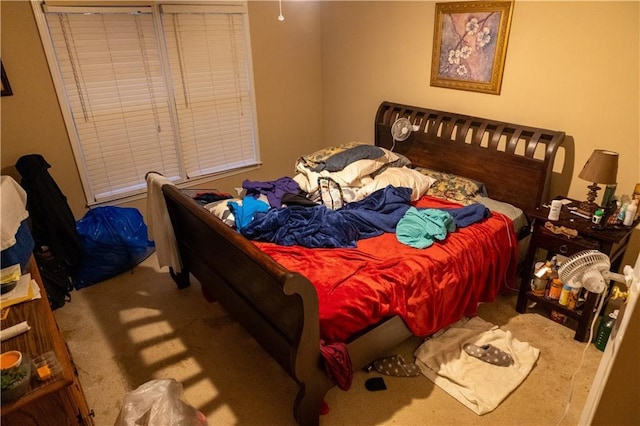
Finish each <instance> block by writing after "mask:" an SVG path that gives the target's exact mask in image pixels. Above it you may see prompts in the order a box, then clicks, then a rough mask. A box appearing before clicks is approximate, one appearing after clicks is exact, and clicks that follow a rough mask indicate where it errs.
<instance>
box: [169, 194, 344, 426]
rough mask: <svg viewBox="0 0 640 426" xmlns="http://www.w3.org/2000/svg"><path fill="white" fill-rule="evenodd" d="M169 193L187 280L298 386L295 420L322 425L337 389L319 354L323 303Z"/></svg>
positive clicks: (303, 282)
mask: <svg viewBox="0 0 640 426" xmlns="http://www.w3.org/2000/svg"><path fill="white" fill-rule="evenodd" d="M162 192H163V194H164V197H165V201H166V204H167V210H168V212H169V216H170V218H171V222H172V225H173V229H174V233H175V236H176V240H177V242H178V248H179V251H180V256H181V258H182V261H183V265H184V273H185V274H187V277H188V274H189V273H191V274H193V276H194V277H196V278H197V279H198V281H199V282H200V284H201V285H202V287H203V292H205V293H206V294H208V295H211V296H214V297H215V298H216V300H217V301H218V302H219V303H220V304H221V305H222V306H223V307H224V308H225V310H227V311H228V312H229V314H231V316H232V317H233V318H235V319H236V320H237V321H238V322H239V323H240V324H242V325H243V326H244V327H245V328H246V329H247V330H248V331H249V332H250V333H251V335H252V336H253V337H254V338H255V339H256V340H257V341H258V342H259V343H260V344H261V345H262V346H263V347H264V349H265V350H266V351H267V352H268V353H269V355H270V356H271V357H272V358H273V359H275V360H276V361H277V362H278V363H279V364H280V366H282V368H283V369H284V370H285V371H286V372H287V373H288V374H289V375H290V376H291V377H292V378H293V379H294V380H296V382H297V383H298V384H299V392H298V395H297V396H296V400H295V404H294V416H295V418H296V420H297V421H298V423H300V424H315V423H317V422H318V418H319V411H320V405H321V402H322V399H323V398H324V395H325V394H326V392H327V390H329V389H330V388H331V387H333V385H334V384H333V382H332V381H331V380H329V378H328V377H327V376H326V374H325V372H324V369H323V366H322V363H321V354H320V331H319V320H318V297H317V294H316V291H315V288H314V287H313V285H312V284H311V283H310V282H309V281H308V280H307V279H306V278H305V277H303V276H302V275H300V274H297V273H292V272H290V271H288V270H286V269H285V268H284V267H282V266H281V265H279V264H278V263H277V262H275V261H274V260H273V259H272V258H271V257H269V256H267V255H266V254H264V253H263V252H261V251H260V250H259V249H258V248H257V247H255V246H254V245H253V244H252V243H251V242H250V241H248V240H247V239H245V238H244V237H242V236H241V235H240V234H238V233H237V232H236V231H235V230H233V229H231V228H229V227H228V226H227V225H225V224H223V223H222V222H221V221H220V220H219V219H217V218H216V217H214V216H213V215H211V214H210V213H209V212H208V211H207V210H205V209H204V208H203V207H202V206H201V205H199V204H198V203H196V202H195V201H194V200H193V199H191V198H190V197H188V196H187V195H185V194H183V193H182V192H181V191H180V190H179V189H178V188H176V187H175V186H172V185H165V186H163V188H162Z"/></svg>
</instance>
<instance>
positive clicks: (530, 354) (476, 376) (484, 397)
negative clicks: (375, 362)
mask: <svg viewBox="0 0 640 426" xmlns="http://www.w3.org/2000/svg"><path fill="white" fill-rule="evenodd" d="M465 343H471V344H474V345H478V346H481V345H486V344H491V345H493V346H495V347H496V348H498V349H500V350H502V351H504V352H507V353H508V354H510V355H511V357H512V358H513V365H511V366H508V367H500V366H496V365H493V364H489V363H487V362H485V361H481V360H479V359H478V358H475V357H472V356H471V355H469V354H467V353H466V352H465V351H464V349H463V346H464V344H465ZM414 355H415V357H416V364H417V365H418V366H419V367H420V370H421V371H422V374H424V375H425V376H426V377H427V378H428V379H429V380H431V381H432V382H434V383H435V384H436V385H438V386H439V387H440V388H442V389H443V390H445V391H446V392H447V393H449V394H450V395H451V396H453V397H454V398H456V399H457V400H458V401H460V402H461V403H463V404H464V405H465V406H467V407H468V408H469V409H471V410H473V411H474V412H475V413H476V414H479V415H481V414H486V413H489V412H491V411H493V410H494V409H495V408H496V407H497V406H498V405H500V403H501V402H502V401H503V400H504V399H505V398H506V397H507V396H508V395H509V394H510V393H511V392H513V391H514V390H515V389H516V388H517V387H518V386H519V385H520V383H522V381H523V380H524V379H525V378H526V377H527V375H528V374H529V372H531V369H532V368H533V366H534V364H535V362H536V360H537V359H538V356H539V355H540V350H539V349H537V348H534V347H533V346H531V345H530V344H528V343H525V342H520V341H519V340H517V339H515V338H514V337H513V335H512V334H511V332H509V331H503V330H500V329H499V328H498V326H495V325H493V324H491V323H489V322H487V321H484V320H483V319H481V318H479V317H474V318H471V319H469V320H467V319H463V320H460V321H458V322H457V323H455V324H453V325H452V326H451V327H449V328H448V329H447V330H446V331H445V332H444V333H442V334H440V335H438V336H437V337H433V338H431V339H429V340H426V341H425V342H424V343H423V344H422V345H420V346H419V347H418V349H416V351H415V353H414Z"/></svg>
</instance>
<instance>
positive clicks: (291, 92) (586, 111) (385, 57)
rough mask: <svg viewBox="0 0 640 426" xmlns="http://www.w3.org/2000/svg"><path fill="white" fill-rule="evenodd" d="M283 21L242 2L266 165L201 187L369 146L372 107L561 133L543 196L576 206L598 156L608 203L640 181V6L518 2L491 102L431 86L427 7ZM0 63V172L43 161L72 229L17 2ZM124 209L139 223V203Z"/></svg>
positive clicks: (70, 175) (62, 160) (347, 6)
mask: <svg viewBox="0 0 640 426" xmlns="http://www.w3.org/2000/svg"><path fill="white" fill-rule="evenodd" d="M283 9H284V14H285V16H286V20H285V21H284V22H279V21H278V20H277V19H276V17H277V14H278V8H277V3H276V2H272V1H267V2H256V1H251V2H250V3H249V13H250V22H251V40H252V44H253V63H254V73H255V86H256V97H257V106H258V119H259V137H260V146H261V152H262V160H263V162H264V166H263V167H262V169H260V170H258V171H255V172H252V173H249V174H244V175H240V176H234V177H232V178H227V179H224V180H222V181H217V182H214V183H211V184H208V187H217V188H219V189H223V190H228V191H230V190H232V189H233V187H235V186H238V185H239V183H240V182H241V181H242V180H243V179H254V180H267V179H274V178H276V177H279V176H282V175H286V174H290V173H292V165H293V162H294V160H295V158H296V157H297V156H298V155H299V154H302V153H305V152H311V151H313V150H315V149H316V148H318V147H320V146H327V145H331V144H334V143H341V142H346V141H348V140H363V141H368V142H370V141H372V140H373V118H374V114H375V111H376V109H377V107H378V105H379V104H380V102H381V101H383V100H391V101H396V102H403V103H409V104H414V105H420V106H427V107H431V108H435V109H442V110H449V111H455V112H460V113H465V114H471V115H478V116H482V117H489V118H495V119H498V120H504V121H512V122H516V123H522V124H527V125H532V126H538V127H545V128H550V129H558V130H563V131H565V132H566V133H567V135H568V141H567V144H566V149H565V150H564V151H563V152H561V153H560V155H559V159H560V160H563V162H564V165H563V166H560V165H558V166H556V169H555V171H556V174H555V177H554V186H553V188H552V193H553V195H556V194H566V195H568V196H570V197H573V198H578V199H583V198H584V197H585V195H586V192H587V189H586V186H587V185H588V183H587V182H584V181H582V180H581V179H579V178H577V174H578V173H579V171H580V168H581V167H582V165H583V164H584V162H585V161H586V159H587V158H588V156H589V154H590V153H591V152H592V150H593V149H596V148H607V149H611V150H614V151H617V152H619V153H620V165H619V173H618V185H619V190H618V193H619V194H620V193H629V192H630V191H631V190H632V189H633V185H634V184H635V183H637V182H640V171H639V168H638V165H639V163H640V118H639V116H640V106H639V96H638V93H639V92H640V80H639V77H638V75H639V74H640V69H639V58H640V46H639V40H638V34H639V32H640V25H639V19H640V12H639V9H640V3H639V2H629V1H622V2H612V1H608V2H576V1H572V2H536V1H517V2H516V3H515V8H514V12H513V21H512V25H511V33H510V37H509V45H508V49H507V55H506V63H505V68H504V78H503V83H502V92H501V94H500V95H499V96H496V95H487V94H481V93H474V92H466V91H459V90H451V89H443V88H436V87H431V86H430V85H429V74H430V65H431V53H432V39H433V21H434V12H435V2H419V1H409V2H399V1H388V2H378V1H374V2H361V1H325V2H311V1H293V2H289V1H287V2H285V3H284V4H283ZM2 59H3V61H4V63H5V68H6V69H7V72H8V74H9V79H10V81H11V85H12V87H13V89H14V93H15V94H14V96H11V97H3V98H2V134H1V137H2V150H1V166H2V173H10V174H11V173H12V172H11V166H12V165H13V164H14V163H15V161H16V160H17V159H18V158H19V157H20V156H21V155H24V154H28V153H40V154H42V155H44V157H45V158H46V159H47V160H48V161H49V162H50V163H51V164H52V166H53V167H52V169H51V174H52V175H53V177H54V179H56V181H57V182H58V184H59V185H60V187H61V188H62V191H63V192H64V193H65V194H66V195H67V197H68V199H69V203H70V205H71V207H72V210H73V211H74V213H75V215H76V216H77V217H78V218H79V217H81V216H82V215H83V214H84V212H85V207H84V197H83V195H82V188H81V185H80V181H79V177H78V172H77V168H76V166H75V162H74V161H73V156H72V154H71V149H70V145H69V141H68V137H67V135H66V131H65V129H64V124H63V122H62V117H61V113H60V110H59V107H58V106H57V101H56V97H55V93H54V90H53V86H52V83H51V79H50V75H49V72H48V68H47V65H46V61H45V57H44V53H43V50H42V46H41V43H40V40H39V37H38V32H37V28H36V26H35V22H34V18H33V14H32V12H31V9H30V6H29V4H28V3H26V2H14V1H9V2H7V1H3V2H2ZM133 205H134V206H136V207H138V208H140V209H141V210H143V212H144V203H143V201H139V202H137V203H133ZM637 240H638V237H637V235H636V236H634V241H635V243H634V245H635V247H637V246H638V243H637ZM636 253H637V249H636ZM632 259H635V254H634V255H633V257H632Z"/></svg>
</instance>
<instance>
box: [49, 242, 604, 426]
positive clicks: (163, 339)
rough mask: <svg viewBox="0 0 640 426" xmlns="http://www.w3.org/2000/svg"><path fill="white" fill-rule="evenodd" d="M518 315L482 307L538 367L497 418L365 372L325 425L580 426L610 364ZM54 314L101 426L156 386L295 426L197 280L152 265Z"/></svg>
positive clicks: (277, 382) (252, 354)
mask: <svg viewBox="0 0 640 426" xmlns="http://www.w3.org/2000/svg"><path fill="white" fill-rule="evenodd" d="M514 306H515V294H511V295H505V296H502V297H500V298H499V299H498V300H497V301H496V302H494V303H492V304H486V305H483V306H481V308H480V313H479V316H480V317H481V318H483V319H484V320H486V321H489V322H491V323H493V324H495V325H498V326H500V328H502V329H504V330H509V331H511V332H512V333H513V335H514V337H515V338H516V339H518V340H520V341H523V342H528V343H530V344H532V345H533V346H535V347H537V348H538V349H540V357H539V359H538V361H537V363H536V365H535V366H534V368H533V370H532V372H531V373H530V374H529V376H528V377H527V378H526V379H525V381H524V382H523V383H522V384H521V385H520V386H519V387H518V388H517V389H516V390H515V391H514V392H513V393H511V394H510V395H509V396H508V397H507V398H506V399H505V400H504V401H503V402H502V404H500V405H499V406H498V407H497V408H496V409H495V410H494V411H492V412H491V413H488V414H485V415H483V416H478V415H476V414H475V413H473V412H472V411H471V410H469V409H468V408H466V407H465V406H464V405H462V404H461V403H460V402H458V401H457V400H456V399H454V398H453V397H451V396H449V395H448V394H447V393H446V392H444V391H443V390H441V389H440V388H438V387H437V386H435V385H434V384H433V383H432V382H431V381H429V380H428V379H427V378H426V377H424V376H422V375H421V376H419V377H409V378H400V377H390V376H384V380H385V382H386V385H387V389H386V390H384V391H378V392H370V391H367V390H366V389H365V387H364V382H365V381H366V380H367V379H368V378H370V377H374V376H380V375H379V374H377V373H365V372H362V371H358V372H356V374H355V377H354V381H353V384H352V387H351V389H350V390H349V391H347V392H345V391H341V390H339V389H338V388H334V389H332V390H331V391H329V393H328V395H327V398H326V402H327V403H328V405H329V408H330V411H329V413H328V414H327V415H324V416H322V418H321V419H320V422H321V424H322V425H381V424H385V425H388V424H397V425H418V424H420V425H425V424H430V425H451V424H458V425H466V424H468V425H507V424H518V425H555V424H558V422H559V421H560V420H561V419H562V422H561V423H559V424H563V425H575V424H577V422H578V419H579V417H580V414H581V412H582V407H583V404H584V401H585V399H586V396H587V393H588V389H589V387H590V386H591V382H592V380H593V376H594V373H595V371H596V368H597V365H598V363H599V361H600V357H601V354H602V353H601V352H600V351H598V350H597V349H595V347H594V346H593V345H588V347H587V348H586V351H585V350H584V349H585V345H586V344H584V343H579V342H577V341H575V340H573V333H574V332H573V330H571V329H570V328H568V327H565V326H562V325H560V324H558V323H555V322H553V321H551V320H550V319H549V318H548V316H547V314H546V313H545V312H543V311H541V312H539V313H536V312H535V311H533V310H532V311H530V312H528V313H526V314H522V315H520V314H518V313H517V312H516V311H515V309H514ZM54 313H55V316H56V319H57V321H58V324H59V326H60V329H61V330H62V332H63V334H64V336H65V338H66V339H67V342H68V345H69V348H70V350H71V352H72V354H73V357H74V361H75V363H76V366H77V368H78V371H79V374H80V380H81V383H82V386H83V388H84V391H85V394H86V396H87V400H88V402H89V405H90V407H91V408H92V409H93V410H94V412H95V422H96V425H98V426H103V425H105V426H106V425H113V424H114V421H115V420H116V418H117V416H118V413H119V412H120V407H121V403H122V400H123V398H124V396H125V394H126V393H127V392H129V391H130V390H132V389H135V388H136V387H138V386H139V385H141V384H143V383H145V382H147V381H149V380H152V379H155V378H174V379H176V380H177V381H179V382H180V383H182V384H183V386H184V389H185V391H184V398H183V399H184V400H185V401H186V402H187V403H189V404H191V405H193V406H194V407H197V408H198V409H199V410H200V411H202V412H203V413H204V414H205V415H206V416H207V419H208V422H209V424H210V425H214V424H215V425H236V424H237V425H271V424H273V425H287V424H293V417H292V408H291V407H292V403H293V398H294V396H295V393H296V391H297V388H296V386H295V384H294V382H293V381H292V380H291V379H290V378H289V377H288V376H287V375H286V374H285V373H284V372H283V371H282V369H281V368H280V367H279V366H278V365H277V364H276V363H275V362H274V361H273V360H271V359H270V358H269V357H268V356H266V355H265V353H264V352H263V351H262V349H261V347H260V346H259V345H258V344H257V343H256V342H255V341H254V340H253V339H252V338H251V337H250V336H249V335H248V334H247V333H246V332H245V331H244V329H242V328H241V327H240V326H239V325H238V324H237V323H236V322H235V321H234V320H233V319H231V318H230V317H229V316H228V315H227V314H226V313H225V312H224V311H223V310H222V309H221V308H220V307H219V305H217V304H215V303H214V304H208V303H207V302H206V301H204V299H203V297H202V295H201V292H200V286H199V284H198V283H197V282H196V281H195V280H193V279H192V285H191V287H190V288H188V289H185V290H178V289H177V288H176V287H175V285H174V284H173V281H171V278H170V277H169V274H168V272H166V271H165V270H164V269H163V270H160V269H159V268H158V266H157V261H156V257H155V254H154V255H152V256H150V257H149V258H148V259H146V260H145V261H144V262H143V263H141V264H140V265H139V266H137V267H136V268H135V269H134V270H133V271H131V272H127V273H124V274H122V275H120V276H117V277H115V278H112V279H110V280H108V281H104V282H102V283H99V284H96V285H94V286H92V287H88V288H85V289H82V290H79V291H74V292H73V294H72V301H71V302H70V303H67V304H66V305H65V306H64V307H62V308H60V309H58V310H56V311H54ZM421 343H422V339H419V338H411V339H409V340H407V341H405V342H404V343H403V344H401V345H399V346H398V347H397V348H396V349H395V350H394V351H393V353H396V354H400V355H402V356H403V357H404V359H405V360H406V361H413V360H414V357H413V352H414V350H415V349H416V348H417V347H418V346H419V345H420V344H421ZM393 353H390V355H391V354H393ZM583 353H584V355H585V356H584V362H583V364H582V367H581V368H580V370H579V371H578V372H577V374H575V380H574V382H573V386H572V376H573V375H574V373H576V371H577V368H578V366H579V364H580V360H581V357H582V355H583ZM571 389H573V392H572V398H571V402H570V404H569V409H568V412H567V413H566V415H565V416H564V418H563V414H564V413H565V408H566V407H567V404H568V402H569V395H570V393H571V392H570V391H571Z"/></svg>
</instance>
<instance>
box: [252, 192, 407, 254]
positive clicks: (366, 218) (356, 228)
mask: <svg viewBox="0 0 640 426" xmlns="http://www.w3.org/2000/svg"><path fill="white" fill-rule="evenodd" d="M410 206H411V189H409V188H400V187H394V186H391V185H390V186H387V187H386V188H383V189H380V190H378V191H376V192H374V193H372V194H370V195H369V196H367V197H366V198H365V199H363V200H361V201H356V202H353V203H349V204H347V205H346V206H344V207H343V208H341V209H339V210H331V209H328V208H326V207H325V206H323V205H320V206H314V207H302V206H290V207H287V208H280V209H271V210H269V211H268V212H266V213H257V214H256V215H255V218H254V220H253V221H252V222H251V223H249V224H248V225H247V226H245V227H244V228H242V230H241V231H240V232H241V233H242V235H244V236H245V237H247V238H248V239H251V240H257V241H269V242H272V243H276V244H279V245H283V246H292V245H300V246H304V247H311V248H319V247H325V248H335V247H355V246H356V242H357V241H358V240H359V239H363V238H371V237H375V236H377V235H380V234H382V233H384V232H395V229H396V225H397V224H398V222H399V221H400V219H401V218H402V216H404V214H405V213H406V211H407V210H408V209H409V207H410Z"/></svg>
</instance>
